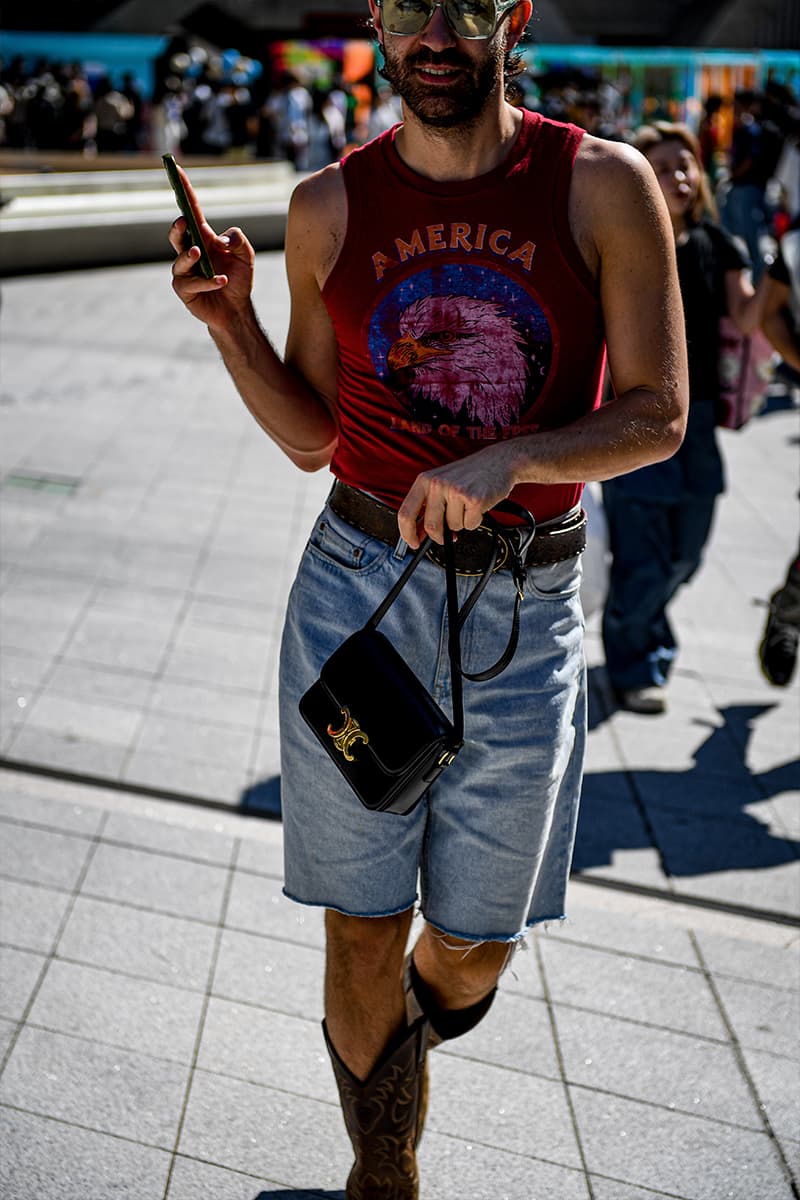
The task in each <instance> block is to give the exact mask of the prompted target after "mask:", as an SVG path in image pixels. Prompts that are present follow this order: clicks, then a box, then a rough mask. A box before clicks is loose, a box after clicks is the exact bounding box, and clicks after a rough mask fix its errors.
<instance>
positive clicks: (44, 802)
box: [0, 777, 104, 837]
mask: <svg viewBox="0 0 800 1200" xmlns="http://www.w3.org/2000/svg"><path fill="white" fill-rule="evenodd" d="M0 814H1V815H2V816H5V817H11V818H12V819H13V820H16V821H25V822H30V823H31V824H33V825H47V826H49V827H50V828H51V829H60V830H62V831H63V832H65V833H83V834H85V835H86V836H87V837H90V836H91V835H92V834H94V833H96V832H97V830H98V829H99V828H100V825H101V824H102V821H103V815H104V814H103V810H102V809H100V808H92V807H91V806H90V805H88V804H87V805H83V804H76V803H75V802H74V801H62V800H55V799H52V798H51V797H49V796H39V795H37V794H36V781H35V780H32V779H30V778H28V777H24V782H23V781H22V777H21V778H20V781H19V782H18V783H16V784H14V785H8V784H7V780H4V787H3V789H2V791H0Z"/></svg>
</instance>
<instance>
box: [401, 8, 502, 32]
mask: <svg viewBox="0 0 800 1200" xmlns="http://www.w3.org/2000/svg"><path fill="white" fill-rule="evenodd" d="M442 7H443V8H444V11H445V14H446V16H447V20H448V21H449V23H450V26H451V28H452V29H453V32H454V33H455V34H457V35H458V37H463V38H487V37H491V35H492V33H493V32H494V27H495V21H496V11H495V4H494V0H444V4H443V5H442ZM434 8H435V5H434V4H433V3H432V2H431V0H383V4H382V5H381V13H382V23H383V27H384V29H386V30H387V32H389V33H399V34H413V33H420V32H421V31H422V30H423V29H424V28H425V26H426V25H427V24H428V21H429V20H430V19H431V16H432V15H433V10H434Z"/></svg>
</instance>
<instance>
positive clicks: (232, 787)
mask: <svg viewBox="0 0 800 1200" xmlns="http://www.w3.org/2000/svg"><path fill="white" fill-rule="evenodd" d="M120 773H121V776H122V778H123V779H125V781H126V782H127V783H133V784H138V785H139V786H144V787H152V788H159V789H163V790H166V791H170V792H177V793H179V794H181V795H184V796H188V797H190V798H191V797H199V798H200V799H201V800H205V799H211V800H219V801H221V802H222V803H223V804H230V805H231V807H232V808H235V807H237V806H238V805H239V802H240V800H241V796H242V792H243V791H244V789H245V787H246V786H247V783H246V779H245V764H244V763H242V765H241V768H237V767H216V766H214V765H213V764H212V763H210V762H197V761H194V760H191V759H188V758H177V757H176V756H175V755H174V754H153V753H151V752H150V751H146V750H138V749H137V750H134V751H133V753H132V754H131V756H130V758H129V759H127V760H126V762H125V764H124V767H122V768H121V772H120Z"/></svg>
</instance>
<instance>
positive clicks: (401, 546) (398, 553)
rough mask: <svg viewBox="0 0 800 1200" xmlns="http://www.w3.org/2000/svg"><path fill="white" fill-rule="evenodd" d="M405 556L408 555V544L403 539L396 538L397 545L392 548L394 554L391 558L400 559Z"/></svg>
mask: <svg viewBox="0 0 800 1200" xmlns="http://www.w3.org/2000/svg"><path fill="white" fill-rule="evenodd" d="M407 554H408V542H407V541H406V540H405V538H398V539H397V545H396V546H395V548H394V554H393V555H392V558H401V559H402V558H405V556H406V555H407Z"/></svg>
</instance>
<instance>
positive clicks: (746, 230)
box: [720, 91, 783, 282]
mask: <svg viewBox="0 0 800 1200" xmlns="http://www.w3.org/2000/svg"><path fill="white" fill-rule="evenodd" d="M782 147H783V135H782V133H781V131H780V129H779V127H778V125H777V124H776V122H775V121H774V119H773V116H772V112H771V106H770V105H769V104H768V103H767V98H766V97H765V96H763V95H761V94H759V93H757V92H751V91H740V92H737V93H736V96H735V98H734V126H733V144H732V146H731V156H730V185H729V187H728V188H727V190H726V191H725V193H724V195H723V196H722V198H721V202H720V203H721V217H722V224H723V225H724V227H725V229H727V231H728V233H730V234H733V235H734V236H735V237H740V238H742V240H743V241H744V243H745V245H746V247H747V253H748V254H749V255H750V263H751V266H752V272H753V279H754V280H755V281H756V282H757V281H758V280H759V279H760V278H761V274H762V272H763V270H764V267H765V260H766V258H767V256H768V254H769V253H771V233H770V230H771V213H770V207H769V204H768V202H767V184H768V183H769V181H770V179H771V178H772V176H773V175H774V174H775V170H776V168H777V166H778V161H779V159H780V156H781V150H782Z"/></svg>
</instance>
